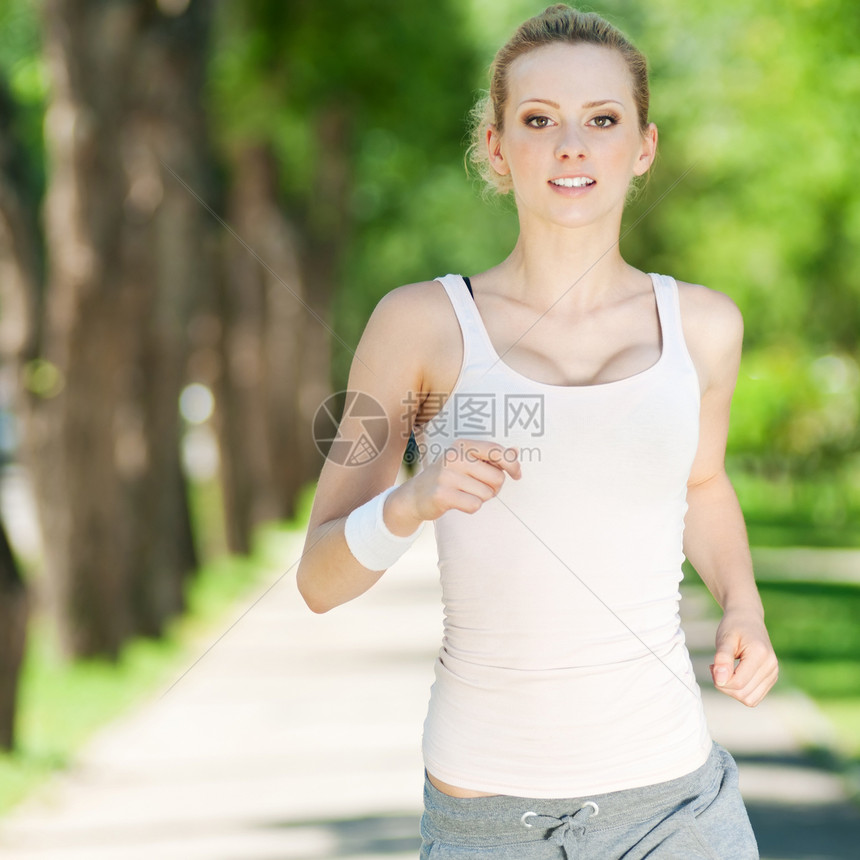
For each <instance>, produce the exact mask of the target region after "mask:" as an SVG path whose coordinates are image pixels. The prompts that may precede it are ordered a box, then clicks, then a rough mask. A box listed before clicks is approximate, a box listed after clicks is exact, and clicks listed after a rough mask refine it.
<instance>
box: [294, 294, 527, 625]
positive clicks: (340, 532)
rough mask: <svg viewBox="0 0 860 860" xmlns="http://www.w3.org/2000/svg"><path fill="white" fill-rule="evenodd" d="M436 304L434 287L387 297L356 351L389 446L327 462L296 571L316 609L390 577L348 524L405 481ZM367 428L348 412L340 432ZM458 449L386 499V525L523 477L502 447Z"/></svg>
mask: <svg viewBox="0 0 860 860" xmlns="http://www.w3.org/2000/svg"><path fill="white" fill-rule="evenodd" d="M437 286H438V285H437ZM430 289H431V290H432V287H430ZM438 289H442V288H441V287H440V286H439V287H438ZM430 298H431V299H432V292H431V294H430ZM437 298H438V294H437ZM441 298H442V299H443V301H444V302H446V303H447V301H448V300H447V298H446V297H444V296H442V297H441ZM427 300H428V285H426V284H411V285H408V286H406V287H400V288H398V289H396V290H393V291H392V292H390V293H388V294H387V295H386V296H384V297H383V298H382V299H381V300H380V301H379V303H378V304H377V306H376V308H375V309H374V311H373V313H372V314H371V317H370V319H369V320H368V323H367V326H366V327H365V330H364V332H363V334H362V337H361V340H360V341H359V344H358V347H357V348H356V352H355V357H354V359H353V362H352V367H351V369H350V374H349V381H348V383H347V388H348V390H349V391H350V392H361V393H363V394H365V395H367V396H369V397H371V398H373V400H375V401H376V402H377V403H378V404H379V405H380V406H381V407H382V409H383V410H384V412H385V415H386V416H387V419H388V428H389V433H388V440H387V442H386V444H385V446H384V447H383V449H382V450H381V451H380V452H379V454H378V455H377V456H376V457H374V458H373V459H371V460H369V461H368V462H366V463H363V464H361V465H349V466H347V465H341V464H339V463H337V462H335V461H334V460H332V459H330V458H327V459H326V461H325V463H324V464H323V468H322V471H321V473H320V479H319V482H318V484H317V491H316V495H315V496H314V504H313V508H312V510H311V516H310V521H309V523H308V534H307V538H306V540H305V547H304V551H303V554H302V559H301V561H300V563H299V567H298V571H297V573H296V582H297V585H298V588H299V592H300V593H301V595H302V597H303V598H304V600H305V602H306V603H307V604H308V606H309V607H310V608H311V609H312V610H313V611H314V612H326V611H328V610H329V609H332V608H334V607H335V606H339V605H340V604H342V603H346V602H347V601H349V600H352V599H354V598H356V597H358V596H359V595H361V594H364V592H365V591H367V590H368V589H369V588H370V587H371V586H373V585H374V584H375V583H376V582H377V581H378V580H379V579H380V577H381V576H382V574H383V573H384V572H385V571H382V570H376V571H374V570H369V569H368V568H366V567H364V566H363V565H362V564H361V563H360V562H358V561H357V560H356V558H355V557H354V556H353V555H352V553H351V552H350V550H349V546H348V545H347V542H346V538H345V537H344V523H345V522H346V518H347V516H348V515H349V514H350V513H351V512H352V511H353V510H354V509H355V508H357V507H359V506H360V505H362V504H364V503H365V502H367V501H368V500H370V499H372V498H373V497H374V496H376V495H378V494H379V493H381V492H382V491H383V490H385V489H387V488H388V487H390V486H392V484H394V482H395V480H396V478H397V473H398V471H399V469H400V464H401V462H402V460H403V453H404V451H405V448H406V444H407V442H408V441H409V436H410V433H411V432H412V427H413V419H414V416H415V410H416V408H417V404H416V402H415V401H416V399H420V397H421V394H422V389H423V388H424V383H425V380H424V369H425V362H426V361H427V360H428V359H427V356H432V355H433V349H434V347H435V344H434V343H433V333H432V321H433V314H432V312H431V311H432V302H431V304H430V306H428V301H427ZM408 404H409V406H408ZM361 430H362V427H361V419H360V418H357V417H355V416H352V415H349V414H348V415H345V416H344V417H343V419H342V420H341V424H340V428H339V433H340V435H342V436H344V437H345V438H347V439H355V438H358V437H359V435H360V433H361ZM456 448H457V451H453V450H452V453H453V454H454V455H455V456H451V457H450V458H449V457H447V456H446V457H445V458H440V459H439V461H438V462H437V463H435V464H433V465H432V466H431V467H429V468H427V469H424V470H422V471H421V472H420V473H419V474H417V475H415V476H413V477H412V478H410V479H409V480H408V481H406V482H404V483H403V484H402V485H401V486H400V487H398V488H397V490H395V491H394V492H393V493H391V495H390V496H389V497H388V498H387V499H386V501H385V508H384V510H383V519H384V521H385V524H386V526H387V527H388V528H389V530H390V531H391V532H392V533H393V534H395V535H401V536H406V535H410V534H412V533H413V532H414V531H415V530H416V529H417V528H418V527H419V525H421V523H422V522H424V521H426V520H431V519H436V518H437V517H439V516H441V515H442V514H443V513H444V512H445V511H446V510H450V509H452V508H457V509H459V510H462V511H466V512H474V511H476V510H478V509H479V508H480V507H481V505H482V504H483V502H484V501H486V500H487V499H489V498H491V497H492V496H494V495H495V494H496V493H497V492H498V490H499V489H500V487H501V485H502V482H503V480H504V472H509V473H510V474H511V475H513V476H514V477H518V476H519V463H517V462H516V461H514V462H511V461H510V460H509V459H504V458H502V457H501V452H503V451H504V446H502V445H497V444H495V443H492V442H488V441H485V440H480V441H479V440H459V443H458V445H457V446H456ZM467 452H470V453H467Z"/></svg>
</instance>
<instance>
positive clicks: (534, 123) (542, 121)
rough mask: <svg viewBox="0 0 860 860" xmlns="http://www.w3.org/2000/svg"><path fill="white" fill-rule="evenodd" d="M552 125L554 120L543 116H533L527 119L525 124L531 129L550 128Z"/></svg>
mask: <svg viewBox="0 0 860 860" xmlns="http://www.w3.org/2000/svg"><path fill="white" fill-rule="evenodd" d="M551 123H552V120H551V119H550V118H549V117H548V116H542V115H541V114H532V115H531V116H527V117H526V119H525V124H526V125H527V126H530V127H531V128H549V126H550V124H551Z"/></svg>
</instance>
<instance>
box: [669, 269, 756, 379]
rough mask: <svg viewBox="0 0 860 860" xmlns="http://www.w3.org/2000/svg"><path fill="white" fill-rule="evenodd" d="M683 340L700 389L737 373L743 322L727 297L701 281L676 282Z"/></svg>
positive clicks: (735, 307) (733, 303)
mask: <svg viewBox="0 0 860 860" xmlns="http://www.w3.org/2000/svg"><path fill="white" fill-rule="evenodd" d="M677 283H678V300H679V302H680V306H681V322H682V325H683V329H684V339H685V340H686V342H687V348H688V350H689V351H690V355H691V356H692V358H693V362H694V363H695V365H696V368H697V370H698V371H699V376H700V378H701V381H702V382H703V389H704V388H706V387H707V386H708V385H710V384H711V383H713V382H718V381H723V380H727V379H730V378H733V377H734V376H736V375H737V367H738V363H739V361H740V352H741V344H742V342H743V335H744V321H743V315H742V314H741V311H740V308H738V306H737V305H736V304H735V302H734V301H733V300H732V299H731V297H729V296H727V295H726V294H725V293H721V292H720V291H719V290H715V289H711V288H710V287H705V286H703V285H702V284H689V283H687V282H686V281H678V282H677Z"/></svg>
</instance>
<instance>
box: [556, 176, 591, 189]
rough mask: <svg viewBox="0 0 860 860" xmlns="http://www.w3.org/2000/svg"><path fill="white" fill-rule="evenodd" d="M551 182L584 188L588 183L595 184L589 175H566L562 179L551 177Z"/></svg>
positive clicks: (564, 186)
mask: <svg viewBox="0 0 860 860" xmlns="http://www.w3.org/2000/svg"><path fill="white" fill-rule="evenodd" d="M550 182H551V183H552V184H553V185H561V186H562V187H563V188H583V187H584V186H586V185H594V180H593V179H589V178H588V177H587V176H565V177H562V178H561V179H550Z"/></svg>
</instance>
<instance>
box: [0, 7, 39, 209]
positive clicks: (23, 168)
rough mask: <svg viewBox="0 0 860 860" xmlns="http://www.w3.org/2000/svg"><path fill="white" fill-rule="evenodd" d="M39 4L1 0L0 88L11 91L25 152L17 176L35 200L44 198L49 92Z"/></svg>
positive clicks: (17, 130)
mask: <svg viewBox="0 0 860 860" xmlns="http://www.w3.org/2000/svg"><path fill="white" fill-rule="evenodd" d="M39 5H40V4H39V3H36V2H33V0H0V81H2V86H0V89H5V90H8V96H7V98H9V99H11V101H12V102H13V103H14V111H12V114H13V127H12V132H13V138H14V140H15V141H16V143H17V144H18V149H19V150H20V153H22V154H23V155H24V157H23V158H22V159H21V163H18V164H15V166H14V169H15V171H16V172H17V173H19V174H22V175H19V176H18V177H17V179H18V180H19V181H22V182H23V184H24V185H25V187H27V188H28V189H29V191H30V193H31V194H32V196H33V198H34V199H39V198H41V196H42V194H43V193H44V188H45V164H44V145H43V137H42V123H43V119H44V112H45V104H46V99H47V91H48V74H47V69H46V61H45V57H44V56H43V55H42V53H41V41H40V34H39V18H38V13H39ZM4 115H5V114H4ZM4 155H5V156H6V157H8V154H4Z"/></svg>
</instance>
